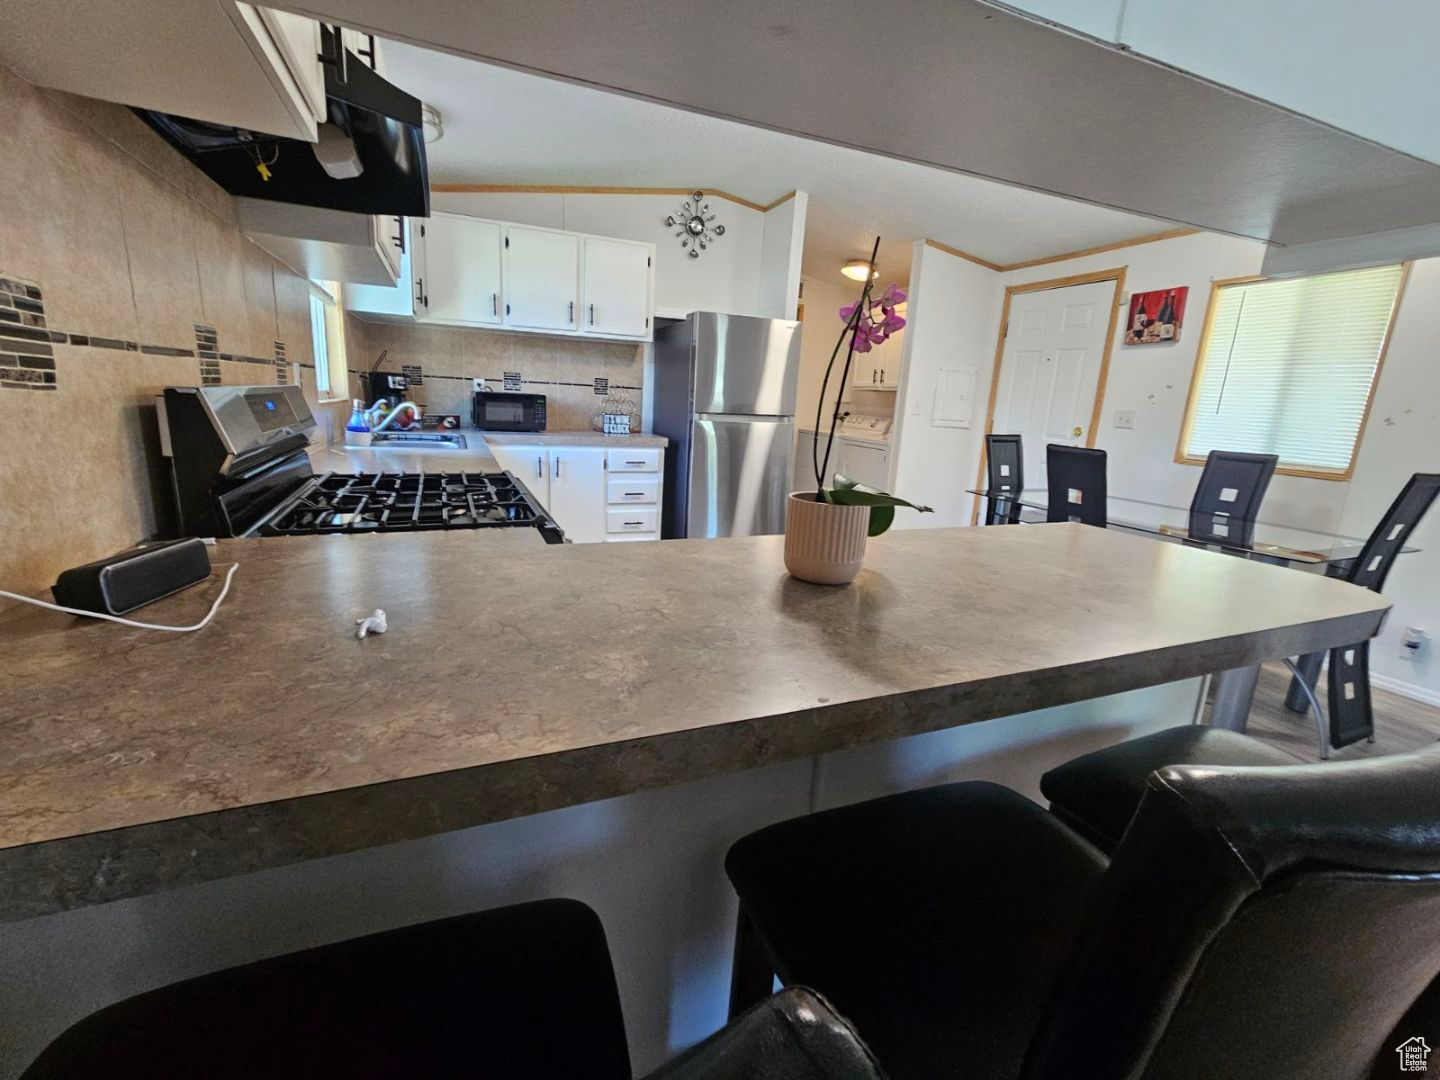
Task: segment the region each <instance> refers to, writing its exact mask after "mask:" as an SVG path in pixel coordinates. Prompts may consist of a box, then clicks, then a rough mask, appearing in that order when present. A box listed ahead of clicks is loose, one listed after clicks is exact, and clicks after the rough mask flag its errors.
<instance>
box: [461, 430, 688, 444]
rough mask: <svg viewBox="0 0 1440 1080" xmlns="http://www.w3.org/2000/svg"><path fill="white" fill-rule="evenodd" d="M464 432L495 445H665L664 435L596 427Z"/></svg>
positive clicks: (668, 442) (666, 441)
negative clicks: (602, 430) (620, 432)
mask: <svg viewBox="0 0 1440 1080" xmlns="http://www.w3.org/2000/svg"><path fill="white" fill-rule="evenodd" d="M466 434H467V435H469V436H471V437H472V438H480V439H484V440H485V441H486V442H488V443H493V444H494V445H496V446H619V447H624V446H641V447H665V446H669V445H670V440H669V439H667V438H666V437H665V436H664V435H652V434H650V433H648V432H643V431H641V432H635V433H634V434H631V435H603V434H601V433H600V432H598V431H471V432H467V433H466Z"/></svg>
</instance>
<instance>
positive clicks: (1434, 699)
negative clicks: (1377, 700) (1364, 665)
mask: <svg viewBox="0 0 1440 1080" xmlns="http://www.w3.org/2000/svg"><path fill="white" fill-rule="evenodd" d="M1370 685H1371V686H1378V687H1379V688H1380V689H1381V690H1389V691H1390V693H1392V694H1399V695H1400V696H1401V697H1406V698H1410V699H1411V700H1412V701H1423V702H1424V703H1425V704H1426V705H1440V690H1431V689H1430V688H1429V687H1428V686H1416V685H1415V684H1414V683H1408V682H1405V681H1404V680H1402V679H1397V678H1394V677H1393V676H1391V675H1377V674H1376V673H1375V672H1374V671H1371V672H1370Z"/></svg>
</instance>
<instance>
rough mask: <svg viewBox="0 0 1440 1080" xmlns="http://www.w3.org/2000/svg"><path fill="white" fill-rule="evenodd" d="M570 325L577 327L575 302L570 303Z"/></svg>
mask: <svg viewBox="0 0 1440 1080" xmlns="http://www.w3.org/2000/svg"><path fill="white" fill-rule="evenodd" d="M570 325H571V326H574V325H575V301H574V300H571V301H570Z"/></svg>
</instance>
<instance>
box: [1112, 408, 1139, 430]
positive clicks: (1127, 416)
mask: <svg viewBox="0 0 1440 1080" xmlns="http://www.w3.org/2000/svg"><path fill="white" fill-rule="evenodd" d="M1115 426H1116V427H1117V428H1124V429H1126V430H1127V431H1134V430H1135V410H1134V409H1116V410H1115Z"/></svg>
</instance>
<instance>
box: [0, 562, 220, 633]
mask: <svg viewBox="0 0 1440 1080" xmlns="http://www.w3.org/2000/svg"><path fill="white" fill-rule="evenodd" d="M239 569H240V564H239V563H232V564H231V566H230V569H229V571H228V572H227V573H226V574H225V587H224V588H223V589H221V590H220V595H219V596H217V597H216V598H215V603H213V604H211V605H210V610H209V611H208V612H206V613H205V618H203V619H201V620H200V621H199V622H197V623H196V624H195V625H194V626H161V625H159V624H158V623H148V622H136V621H135V620H134V619H122V618H120V616H119V615H106V614H104V613H103V612H99V611H86V610H85V609H84V608H73V607H62V606H61V605H59V604H51V603H47V602H46V601H44V600H36V599H35V598H34V597H33V596H21V595H20V594H19V593H13V592H6V591H5V590H4V589H0V596H3V597H6V598H7V599H10V600H19V601H20V602H21V603H22V604H34V605H35V606H36V607H42V608H48V609H49V610H50V611H63V612H64V613H65V614H66V615H83V616H84V617H85V618H87V619H105V620H106V621H108V622H113V623H119V624H120V625H121V626H138V627H139V628H140V629H141V630H168V631H170V632H171V633H172V634H188V633H190V632H191V631H192V630H203V629H205V627H207V626H209V625H210V620H211V619H213V618H214V617H215V612H217V611H219V610H220V605H221V603H222V602H223V601H224V600H225V597H226V596H227V595H228V594H229V592H230V579H231V578H233V577H234V576H235V571H236V570H239Z"/></svg>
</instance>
